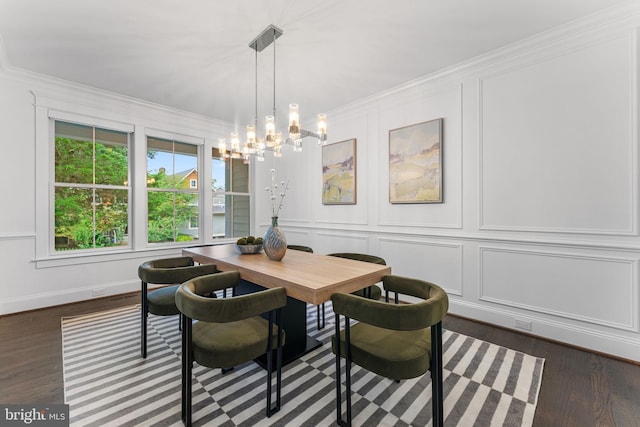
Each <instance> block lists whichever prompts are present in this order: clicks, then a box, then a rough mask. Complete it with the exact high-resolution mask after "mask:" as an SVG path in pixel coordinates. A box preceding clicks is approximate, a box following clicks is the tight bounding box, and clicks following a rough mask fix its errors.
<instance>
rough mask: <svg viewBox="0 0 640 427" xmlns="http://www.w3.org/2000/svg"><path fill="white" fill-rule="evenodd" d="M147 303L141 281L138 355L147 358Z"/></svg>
mask: <svg viewBox="0 0 640 427" xmlns="http://www.w3.org/2000/svg"><path fill="white" fill-rule="evenodd" d="M148 313H149V303H148V301H147V284H146V282H144V281H142V286H141V288H140V354H141V355H142V357H143V358H146V357H147V316H148Z"/></svg>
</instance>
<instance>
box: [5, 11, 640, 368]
mask: <svg viewBox="0 0 640 427" xmlns="http://www.w3.org/2000/svg"><path fill="white" fill-rule="evenodd" d="M624 12H625V11H623V12H621V13H619V14H613V15H612V14H609V15H606V16H603V17H601V18H596V19H592V20H590V21H582V22H575V23H573V24H571V25H570V26H567V27H564V28H561V29H557V30H555V31H553V32H550V33H546V34H542V35H540V36H539V37H535V38H532V39H528V40H526V41H524V42H522V43H519V44H516V45H511V46H507V47H506V48H504V49H502V50H500V51H497V52H493V53H491V54H489V55H486V56H484V57H481V58H477V59H475V60H473V61H469V62H467V63H465V64H460V66H458V67H455V68H452V69H449V70H444V71H442V72H440V73H438V74H436V75H432V76H426V77H425V78H424V79H421V80H419V81H415V82H411V83H410V84H407V85H405V86H403V87H399V88H394V89H392V90H389V91H387V92H385V93H381V94H378V95H376V96H373V97H370V98H367V99H364V100H361V101H360V102H357V103H354V104H352V105H348V106H344V107H343V108H341V109H339V110H336V111H332V112H329V136H330V141H329V142H338V141H342V140H345V139H350V138H357V141H358V142H357V144H358V149H357V153H358V159H357V161H358V180H357V182H358V189H357V190H358V203H357V204H356V205H344V206H324V205H322V203H321V149H320V147H319V146H317V145H315V144H314V143H313V142H307V143H306V144H305V150H304V151H303V152H302V153H299V154H298V153H292V152H291V151H290V150H289V149H288V148H285V153H284V157H283V158H281V159H271V158H270V159H267V161H265V162H264V163H262V164H257V165H256V166H255V176H254V179H255V182H254V188H255V189H256V200H255V202H254V206H255V218H254V223H255V225H256V226H255V233H256V234H261V233H263V232H264V231H265V230H266V227H267V226H268V224H269V217H270V213H269V210H268V201H267V200H266V199H265V196H266V193H265V192H264V187H265V185H266V184H268V183H269V169H270V168H272V167H273V168H275V169H276V170H277V176H278V179H279V180H280V179H285V180H286V179H288V180H289V181H290V190H289V193H288V195H287V198H286V200H285V207H284V209H283V211H282V212H281V214H280V223H281V225H283V226H284V228H285V230H286V233H287V238H288V240H289V243H296V244H306V245H309V246H311V247H313V248H314V250H315V251H316V252H318V253H329V252H333V251H354V252H366V253H372V254H377V255H380V256H382V257H384V258H385V259H386V260H387V262H388V264H389V265H391V266H392V269H393V272H394V273H395V274H401V275H408V276H414V277H419V278H424V279H427V280H431V281H434V282H436V283H439V284H441V285H442V286H443V287H444V288H445V289H446V290H447V291H448V292H449V294H450V297H451V307H450V311H451V312H452V313H456V314H460V315H463V316H468V317H472V318H476V319H480V320H484V321H488V322H491V323H494V324H498V325H502V326H506V327H514V324H515V319H518V320H521V321H524V322H530V324H531V332H532V333H534V334H537V335H541V336H544V337H549V338H552V339H556V340H560V341H565V342H568V343H571V344H575V345H579V346H583V347H587V348H591V349H594V350H597V351H602V352H605V353H610V354H615V355H618V356H621V357H625V358H628V359H633V360H636V361H639V360H640V329H639V328H640V314H639V306H640V289H639V288H640V285H639V281H638V261H639V259H640V236H639V234H638V232H639V229H638V202H639V198H638V184H637V183H638V77H639V74H638V27H639V26H640V11H638V10H634V11H632V13H628V11H627V12H626V13H624ZM2 57H3V55H2V52H0V60H1V58H2ZM30 91H33V92H34V93H35V94H36V107H35V108H34V105H33V104H34V97H33V96H32V94H31V93H30ZM0 94H1V96H0V129H2V133H1V138H2V142H1V146H2V148H3V155H2V156H1V157H0V188H1V193H2V195H3V200H4V203H2V205H1V206H0V256H1V258H2V269H3V281H2V284H1V285H0V286H1V287H0V290H1V292H2V294H1V297H2V300H1V303H0V314H4V313H10V312H15V311H22V310H28V309H33V308H38V307H43V306H47V305H53V304H60V303H66V302H71V301H77V300H81V299H86V298H91V297H92V296H94V294H95V293H96V291H97V293H104V294H105V295H109V294H116V293H120V292H126V291H133V290H137V289H138V288H139V284H138V279H137V275H136V269H137V266H138V264H139V263H140V262H141V261H142V260H145V259H149V258H151V257H158V256H165V255H166V256H168V255H173V254H178V253H179V252H180V249H179V248H174V249H165V250H154V249H153V248H150V247H146V246H145V245H142V244H137V246H136V247H135V248H134V249H135V250H133V251H129V252H124V253H116V254H113V255H109V256H100V257H85V258H70V259H67V258H65V257H59V258H58V259H54V260H50V259H43V258H42V257H41V255H40V253H41V249H39V248H40V246H39V241H40V239H41V237H40V236H42V234H43V233H46V232H47V230H46V224H47V221H48V220H49V219H48V213H47V211H46V209H44V210H42V209H41V208H40V207H41V206H42V204H43V203H44V205H45V206H46V205H47V203H48V202H47V201H46V200H44V202H43V200H42V194H44V195H45V196H44V197H45V198H46V197H47V196H46V195H47V194H48V193H47V185H48V184H47V180H46V177H45V179H44V180H43V178H42V176H41V175H42V173H41V171H39V169H38V166H37V165H39V164H40V162H42V157H43V156H45V155H46V153H47V150H48V148H47V143H48V141H49V140H48V138H47V135H44V136H43V135H42V133H41V132H39V133H38V134H36V133H35V129H42V123H41V122H42V120H43V119H42V115H43V114H45V113H46V112H47V111H49V110H56V111H69V110H73V112H75V113H81V114H87V115H90V116H95V117H100V118H103V119H106V120H115V121H120V122H123V123H128V124H131V125H133V126H134V127H135V130H136V134H137V135H142V134H144V130H145V129H148V128H153V129H160V130H163V131H167V132H175V133H179V134H184V135H188V136H190V137H193V138H196V139H198V138H199V139H202V141H203V144H204V146H205V147H210V145H211V144H212V143H211V141H210V140H209V139H213V138H216V137H217V136H218V135H220V134H227V132H228V129H226V127H225V125H224V124H221V123H218V122H215V121H212V120H208V119H205V118H203V117H199V116H194V115H190V114H185V113H182V112H178V111H175V110H170V109H167V108H164V107H160V106H154V105H150V104H146V103H142V102H139V101H136V100H133V99H128V98H124V97H121V96H115V95H112V94H106V93H103V92H100V91H96V90H93V89H89V88H83V87H79V86H75V85H70V84H68V83H64V82H59V81H56V80H53V79H49V78H44V77H41V76H33V75H30V74H26V73H23V72H18V71H16V70H13V69H10V67H7V66H4V65H3V64H0ZM440 117H441V118H444V148H443V152H444V164H443V167H444V203H442V204H418V205H391V204H390V203H389V201H388V159H387V156H388V131H389V129H394V128H398V127H401V126H405V125H410V124H413V123H418V122H422V121H425V120H430V119H435V118H440ZM45 127H46V124H45ZM138 138H139V137H138V136H137V137H136V141H137V142H136V144H135V147H137V149H140V148H139V147H140V142H139V140H138ZM134 149H136V148H134ZM43 153H45V154H43ZM45 161H46V158H45ZM134 173H135V174H136V176H138V178H137V179H140V176H142V177H143V178H144V170H137V171H135V172H134ZM139 215H140V213H134V216H135V218H134V221H138V223H139V221H141V219H140V216H139ZM43 224H44V226H43Z"/></svg>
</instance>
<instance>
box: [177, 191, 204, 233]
mask: <svg viewBox="0 0 640 427" xmlns="http://www.w3.org/2000/svg"><path fill="white" fill-rule="evenodd" d="M199 214H200V212H199V209H198V195H197V194H184V193H179V194H176V242H188V241H191V240H198V239H199V236H200V233H199V231H200V230H199V227H198V223H197V222H194V221H193V218H198V216H199Z"/></svg>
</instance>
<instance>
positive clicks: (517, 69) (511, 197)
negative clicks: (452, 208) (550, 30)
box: [477, 29, 639, 236]
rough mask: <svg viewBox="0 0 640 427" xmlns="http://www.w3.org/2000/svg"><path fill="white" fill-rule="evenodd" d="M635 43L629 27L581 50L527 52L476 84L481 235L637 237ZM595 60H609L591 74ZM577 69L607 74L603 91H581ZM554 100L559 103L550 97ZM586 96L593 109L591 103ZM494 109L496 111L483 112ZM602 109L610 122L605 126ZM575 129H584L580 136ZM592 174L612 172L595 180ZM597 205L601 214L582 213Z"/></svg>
mask: <svg viewBox="0 0 640 427" xmlns="http://www.w3.org/2000/svg"><path fill="white" fill-rule="evenodd" d="M637 39H638V35H637V30H635V29H634V30H632V31H627V32H626V33H623V34H620V33H619V32H618V33H616V34H615V36H614V35H611V34H607V36H606V37H600V38H597V39H593V40H591V44H589V45H585V44H584V43H580V44H579V46H577V47H576V46H573V48H572V49H570V52H569V53H567V51H566V49H565V50H563V49H562V47H563V46H562V44H559V45H557V46H555V47H554V49H550V50H551V52H549V50H545V51H543V53H540V52H532V53H530V54H529V55H523V56H521V57H518V58H515V59H514V60H513V61H511V62H509V63H501V64H498V66H495V67H494V68H493V69H492V70H487V71H485V72H484V73H483V74H482V75H480V76H479V77H478V80H477V82H478V88H477V90H478V104H477V110H478V142H479V155H478V173H479V177H478V223H479V228H480V229H481V230H493V231H515V232H545V233H570V234H602V235H615V236H629V235H632V236H635V235H637V233H638V196H637V193H638V185H637V181H638V176H639V173H638V159H637V157H638V131H637V129H638V125H639V122H638V75H637V72H638V64H637V63H638V52H637V51H638V40H637ZM601 54H606V55H608V56H607V58H603V59H602V64H600V65H599V68H598V67H597V66H595V65H594V59H593V58H600V57H601V56H602V55H601ZM583 64H587V65H589V66H590V67H583V66H582V65H583ZM591 68H592V69H591ZM582 70H588V71H587V72H591V73H598V72H600V71H603V72H606V73H607V74H608V77H609V78H610V83H611V84H610V85H604V84H603V85H601V86H597V87H594V86H592V85H589V84H588V81H590V80H589V79H588V78H584V79H583V80H580V78H581V77H580V74H581V73H584V71H582ZM604 70H606V71H604ZM567 76H569V77H567ZM570 76H573V77H570ZM614 83H615V84H614ZM581 89H582V90H581ZM545 90H546V91H548V93H546V94H545V93H544V91H545ZM556 92H562V93H563V94H564V95H566V96H561V97H559V99H558V98H554V95H555V93H556ZM512 94H513V97H516V96H517V97H520V98H522V99H526V100H527V103H528V104H527V105H528V107H527V108H528V109H527V110H526V111H525V107H522V106H521V104H520V103H519V102H517V101H516V100H515V99H510V98H509V97H510V96H512ZM489 95H490V98H489V97H488V96H489ZM545 96H546V100H547V101H546V102H544V101H543V100H544V99H545V98H544V97H545ZM625 97H627V98H628V100H627V101H626V102H625V100H624V99H625ZM592 98H598V100H599V102H590V101H591V100H592ZM488 99H491V100H492V101H490V102H489V101H488ZM554 100H555V101H554ZM498 101H500V103H499V105H500V108H502V110H499V111H496V110H490V111H488V109H489V108H490V106H494V108H495V105H498ZM562 102H564V103H562ZM529 104H531V105H529ZM542 104H545V105H546V107H543V106H542ZM555 104H560V105H555ZM565 104H566V105H565ZM538 107H540V108H538ZM553 111H556V113H555V114H554V113H553ZM605 111H606V114H607V115H608V118H612V117H616V119H615V120H614V119H612V120H613V121H611V120H609V121H607V120H608V118H607V117H605V113H604V112H605ZM488 117H491V118H490V119H489V118H488ZM525 117H526V118H528V121H527V119H525ZM599 119H600V120H604V123H607V124H608V128H607V129H615V132H616V134H614V135H611V134H610V133H607V134H604V133H603V132H604V131H602V129H605V128H602V127H598V126H597V123H598V120H599ZM489 120H492V121H489ZM498 121H500V123H498ZM520 122H522V123H520ZM574 122H575V124H576V125H575V126H574ZM579 122H581V123H585V124H586V125H587V127H585V129H582V128H583V127H584V126H578V125H577V124H578V123H579ZM625 122H626V123H625ZM623 123H624V124H623ZM614 125H615V126H614ZM545 126H546V127H545ZM554 126H555V127H554ZM587 128H588V129H591V130H594V132H591V131H588V129H587ZM595 129H600V130H595ZM488 133H490V134H488ZM518 138H520V139H522V141H520V140H519V139H518ZM603 142H606V143H604V144H603ZM579 144H582V145H579ZM583 147H584V149H583ZM574 148H575V149H574ZM607 150H609V151H608V152H607ZM581 151H582V154H581V155H580V156H578V157H576V155H577V154H580V152H581ZM578 159H580V160H579V161H578ZM561 162H562V163H561ZM498 166H500V168H498ZM599 167H600V168H601V169H602V170H613V171H616V172H615V174H607V175H601V174H600V173H599V172H598V170H599ZM505 168H506V171H505V170H503V169H505ZM496 170H500V171H501V172H500V173H501V176H500V177H497V176H496V175H495V174H497V172H496ZM554 173H555V174H556V175H557V180H553V178H554V176H555V175H553V174H554ZM504 174H507V175H508V176H509V179H505V176H503V175H504ZM536 174H538V175H539V178H538V179H537V180H536V179H535V178H536ZM579 178H581V179H579ZM519 182H522V183H524V184H523V186H518V185H519V184H518V183H519ZM554 182H555V183H556V184H560V183H562V185H561V186H558V185H554V184H553V183H554ZM525 184H526V185H525ZM536 184H537V185H536ZM516 188H518V191H517V192H516V190H515V189H516ZM607 188H608V189H609V190H606V189H607ZM611 188H616V191H615V192H614V191H611V190H610V189H611ZM591 190H592V191H591ZM589 191H591V193H589ZM557 206H559V207H558V208H557V209H556V207H557ZM596 207H597V208H598V209H600V210H602V211H604V213H603V215H598V216H594V215H591V212H592V211H593V210H594V209H595V208H596ZM534 212H537V215H534Z"/></svg>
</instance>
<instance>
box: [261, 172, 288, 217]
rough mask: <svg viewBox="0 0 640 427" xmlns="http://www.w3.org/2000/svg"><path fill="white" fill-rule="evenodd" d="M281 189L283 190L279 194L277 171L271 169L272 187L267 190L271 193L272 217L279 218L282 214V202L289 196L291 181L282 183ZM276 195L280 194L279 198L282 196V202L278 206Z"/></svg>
mask: <svg viewBox="0 0 640 427" xmlns="http://www.w3.org/2000/svg"><path fill="white" fill-rule="evenodd" d="M280 186H281V188H283V190H282V191H281V192H280V193H279V194H278V184H277V183H276V170H275V169H271V187H266V188H265V190H266V191H267V192H268V193H269V203H270V204H271V216H272V217H277V216H278V214H279V213H280V209H282V206H283V205H282V202H283V201H284V196H285V195H286V194H287V190H288V189H289V181H287V182H286V183H285V182H284V181H282V182H281V183H280ZM276 194H278V196H280V201H279V202H277V205H276V201H277V200H278V197H277V196H276Z"/></svg>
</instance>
